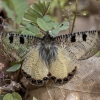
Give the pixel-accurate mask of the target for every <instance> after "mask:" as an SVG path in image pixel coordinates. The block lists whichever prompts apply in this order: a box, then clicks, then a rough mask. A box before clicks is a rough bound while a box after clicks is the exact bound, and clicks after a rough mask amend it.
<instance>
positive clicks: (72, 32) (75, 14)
mask: <svg viewBox="0 0 100 100" xmlns="http://www.w3.org/2000/svg"><path fill="white" fill-rule="evenodd" d="M77 12H78V0H76V13H75V17H74V20H73V24H72V30H71V33H73V30H74V25H75V21H76V17H77Z"/></svg>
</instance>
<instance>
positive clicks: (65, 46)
mask: <svg viewBox="0 0 100 100" xmlns="http://www.w3.org/2000/svg"><path fill="white" fill-rule="evenodd" d="M55 40H56V44H57V45H58V55H57V57H56V61H54V62H53V63H52V65H51V68H50V73H51V79H52V80H53V81H54V82H55V83H59V84H62V83H66V82H68V81H69V80H70V79H71V78H72V77H73V75H74V74H75V72H76V67H77V65H75V64H76V62H75V61H76V60H82V59H87V58H89V57H91V56H93V55H94V54H95V53H97V52H98V51H99V50H100V44H99V43H100V31H86V32H78V33H73V34H65V35H61V36H57V37H55Z"/></svg>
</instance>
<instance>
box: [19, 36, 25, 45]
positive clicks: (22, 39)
mask: <svg viewBox="0 0 100 100" xmlns="http://www.w3.org/2000/svg"><path fill="white" fill-rule="evenodd" d="M20 43H21V44H24V36H23V35H20Z"/></svg>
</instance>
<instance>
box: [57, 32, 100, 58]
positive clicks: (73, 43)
mask: <svg viewBox="0 0 100 100" xmlns="http://www.w3.org/2000/svg"><path fill="white" fill-rule="evenodd" d="M99 34H100V31H86V32H78V33H73V34H66V35H63V36H59V38H58V37H56V41H57V42H59V41H60V42H59V44H60V46H61V47H62V48H65V49H66V52H67V56H68V57H70V58H71V59H74V60H75V59H76V60H77V59H87V58H89V57H91V56H93V55H94V54H95V53H97V52H98V51H99V50H100V36H99ZM61 37H63V38H61ZM62 41H64V42H63V44H62Z"/></svg>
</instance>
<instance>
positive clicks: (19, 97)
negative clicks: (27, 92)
mask: <svg viewBox="0 0 100 100" xmlns="http://www.w3.org/2000/svg"><path fill="white" fill-rule="evenodd" d="M12 96H13V98H14V100H22V98H21V96H20V95H19V94H18V93H16V92H14V93H12Z"/></svg>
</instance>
